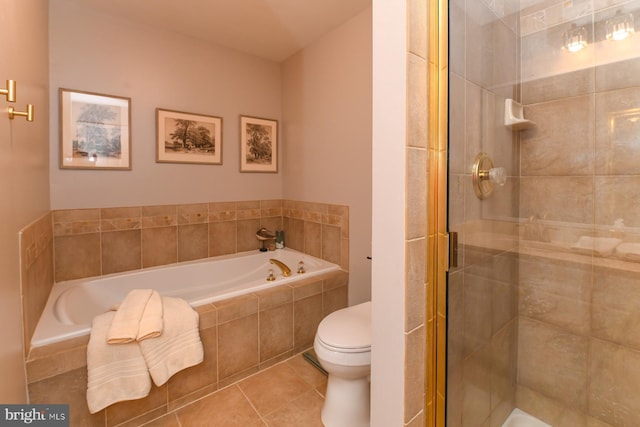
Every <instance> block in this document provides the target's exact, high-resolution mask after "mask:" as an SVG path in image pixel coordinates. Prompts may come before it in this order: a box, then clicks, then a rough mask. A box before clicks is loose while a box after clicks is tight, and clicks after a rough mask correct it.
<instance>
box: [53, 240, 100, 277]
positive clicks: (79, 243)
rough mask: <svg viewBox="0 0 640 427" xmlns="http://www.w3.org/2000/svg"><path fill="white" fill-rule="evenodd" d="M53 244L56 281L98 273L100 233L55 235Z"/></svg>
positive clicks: (96, 274)
mask: <svg viewBox="0 0 640 427" xmlns="http://www.w3.org/2000/svg"><path fill="white" fill-rule="evenodd" d="M54 245H55V267H54V271H55V280H56V282H60V281H63V280H70V279H77V278H80V277H91V276H99V275H100V273H101V267H100V234H98V233H91V234H78V235H67V236H57V237H56V238H55V241H54Z"/></svg>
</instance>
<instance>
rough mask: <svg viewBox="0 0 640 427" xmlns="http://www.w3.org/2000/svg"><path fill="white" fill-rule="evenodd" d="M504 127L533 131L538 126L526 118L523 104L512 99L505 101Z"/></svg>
mask: <svg viewBox="0 0 640 427" xmlns="http://www.w3.org/2000/svg"><path fill="white" fill-rule="evenodd" d="M504 125H505V126H506V127H509V128H511V129H513V130H524V129H531V128H533V127H535V126H536V124H535V123H534V122H532V121H531V120H527V119H525V118H524V109H523V108H522V104H520V103H518V102H516V101H514V100H513V99H511V98H507V99H505V100H504Z"/></svg>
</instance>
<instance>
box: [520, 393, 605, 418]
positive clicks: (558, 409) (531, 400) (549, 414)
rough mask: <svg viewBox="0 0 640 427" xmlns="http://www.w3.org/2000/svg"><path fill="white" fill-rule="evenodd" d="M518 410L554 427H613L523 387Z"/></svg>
mask: <svg viewBox="0 0 640 427" xmlns="http://www.w3.org/2000/svg"><path fill="white" fill-rule="evenodd" d="M517 402H518V405H517V406H518V408H520V409H522V410H523V411H525V412H527V413H529V414H535V416H536V418H538V419H540V420H541V421H544V422H546V423H547V424H550V425H552V426H554V427H611V424H607V423H605V422H603V421H600V420H598V419H596V418H593V417H590V416H589V415H586V414H584V413H581V412H579V411H576V410H575V409H573V408H570V407H567V406H565V405H563V404H562V403H561V402H558V401H557V400H555V399H553V398H550V397H547V396H545V395H543V394H540V393H538V392H536V391H534V390H531V389H529V388H527V387H524V386H522V385H518V390H517Z"/></svg>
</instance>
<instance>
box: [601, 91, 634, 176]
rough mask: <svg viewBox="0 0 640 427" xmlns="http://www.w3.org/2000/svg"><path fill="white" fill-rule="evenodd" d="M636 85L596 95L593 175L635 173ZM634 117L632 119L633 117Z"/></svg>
mask: <svg viewBox="0 0 640 427" xmlns="http://www.w3.org/2000/svg"><path fill="white" fill-rule="evenodd" d="M638 105H640V87H635V88H627V89H620V90H614V91H609V92H604V93H598V94H596V111H595V122H596V174H597V175H604V174H607V175H623V174H637V173H638V169H637V165H638V162H640V147H639V146H640V144H639V143H638V142H639V141H640V120H637V119H638V114H639V113H638V111H637V108H638ZM634 117H635V119H634Z"/></svg>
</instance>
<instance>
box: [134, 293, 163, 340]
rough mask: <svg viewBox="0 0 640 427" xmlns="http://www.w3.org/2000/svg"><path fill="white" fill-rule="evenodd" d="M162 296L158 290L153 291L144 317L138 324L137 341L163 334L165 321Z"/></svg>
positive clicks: (143, 313) (143, 314)
mask: <svg viewBox="0 0 640 427" xmlns="http://www.w3.org/2000/svg"><path fill="white" fill-rule="evenodd" d="M163 311H164V310H163V307H162V297H160V294H159V293H158V292H156V291H153V292H151V296H150V297H149V301H147V305H146V306H145V308H144V311H143V312H142V318H141V319H140V324H139V325H138V335H137V336H136V341H142V340H146V339H147V338H155V337H159V336H160V334H162V328H163V325H164V322H163V318H162V317H163Z"/></svg>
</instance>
